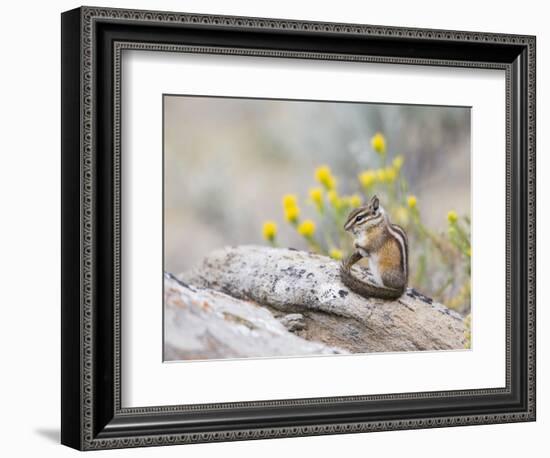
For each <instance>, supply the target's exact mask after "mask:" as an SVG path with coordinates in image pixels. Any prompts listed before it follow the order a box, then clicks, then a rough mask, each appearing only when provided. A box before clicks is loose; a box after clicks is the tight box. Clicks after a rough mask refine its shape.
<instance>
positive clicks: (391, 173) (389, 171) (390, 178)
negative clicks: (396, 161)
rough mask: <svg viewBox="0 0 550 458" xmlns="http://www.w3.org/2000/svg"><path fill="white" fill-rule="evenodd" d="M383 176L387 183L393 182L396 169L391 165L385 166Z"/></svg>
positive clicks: (395, 176)
mask: <svg viewBox="0 0 550 458" xmlns="http://www.w3.org/2000/svg"><path fill="white" fill-rule="evenodd" d="M385 178H386V181H387V182H388V183H393V182H394V181H395V179H396V178H397V171H396V170H395V169H394V168H393V167H387V168H386V170H385Z"/></svg>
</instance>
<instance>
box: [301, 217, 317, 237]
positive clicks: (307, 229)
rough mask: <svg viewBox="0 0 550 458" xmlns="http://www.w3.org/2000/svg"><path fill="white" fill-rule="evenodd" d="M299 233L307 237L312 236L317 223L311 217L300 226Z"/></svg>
mask: <svg viewBox="0 0 550 458" xmlns="http://www.w3.org/2000/svg"><path fill="white" fill-rule="evenodd" d="M298 233H299V234H300V235H303V236H304V237H306V238H310V237H312V236H313V234H315V223H314V222H313V221H311V220H310V219H306V220H305V221H304V222H302V223H301V224H300V225H299V226H298Z"/></svg>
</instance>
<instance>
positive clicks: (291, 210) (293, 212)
mask: <svg viewBox="0 0 550 458" xmlns="http://www.w3.org/2000/svg"><path fill="white" fill-rule="evenodd" d="M284 210H285V219H286V220H287V221H288V222H289V223H295V222H296V221H298V218H299V217H300V209H299V208H298V207H297V206H294V207H285V209H284Z"/></svg>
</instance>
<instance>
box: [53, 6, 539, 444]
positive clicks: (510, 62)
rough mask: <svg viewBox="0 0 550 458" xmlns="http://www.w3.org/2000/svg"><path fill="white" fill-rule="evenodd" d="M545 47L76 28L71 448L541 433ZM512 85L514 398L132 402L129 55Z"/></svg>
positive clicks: (131, 23) (433, 33) (142, 15)
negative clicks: (127, 354) (519, 428)
mask: <svg viewBox="0 0 550 458" xmlns="http://www.w3.org/2000/svg"><path fill="white" fill-rule="evenodd" d="M535 48H536V40H535V37H532V36H520V35H505V34H492V33H479V32H462V31H445V30H426V29H412V28H399V27H382V26H373V25H358V24H336V23H317V22H306V21H295V20H281V19H262V18H247V17H226V16H207V15H197V14H185V13H167V12H154V11H133V10H123V9H108V8H95V7H81V8H78V9H75V10H71V11H68V12H65V13H63V14H62V387H61V389H62V434H61V441H62V443H63V444H65V445H67V446H70V447H73V448H76V449H79V450H94V449H107V448H123V447H140V446H153V445H170V444H185V443H197V442H214V441H230V440H250V439H265V438H276V437H291V436H308V435H320V434H341V433H352V432H370V431H387V430H400V429H413V428H431V427H445V426H458V425H475V424H490V423H506V422H518V421H534V420H535V411H536V407H535V147H536V139H535V133H536V124H535V117H536V109H535V103H536V92H535V79H536V77H535V65H536V60H535ZM124 50H148V51H153V52H154V51H169V52H175V53H182V52H184V53H199V54H216V55H227V56H262V57H268V58H281V57H288V58H299V59H311V60H318V61H353V62H374V63H387V64H407V65H420V66H422V65H430V66H441V67H458V68H466V69H468V68H472V69H474V68H486V69H500V70H503V71H505V74H506V94H505V97H506V201H507V203H506V266H505V270H506V386H505V387H495V388H483V389H469V390H459V391H425V392H411V393H398V394H376V395H361V396H334V397H314V398H303V399H288V400H285V399H273V400H270V399H268V400H263V401H250V402H227V403H216V404H192V405H170V406H156V407H131V408H129V407H124V406H123V404H122V402H121V390H122V384H121V351H120V345H121V313H120V312H121V308H120V303H121V269H122V268H123V267H121V237H122V236H123V233H122V231H121V168H122V164H121V161H120V148H121V145H120V138H121V136H120V127H121V99H120V97H121V81H122V76H121V53H122V52H123V51H124Z"/></svg>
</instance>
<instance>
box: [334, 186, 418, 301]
mask: <svg viewBox="0 0 550 458" xmlns="http://www.w3.org/2000/svg"><path fill="white" fill-rule="evenodd" d="M344 229H345V230H346V231H348V232H351V233H352V234H353V236H354V238H355V251H354V252H353V253H352V254H351V255H350V256H349V257H348V258H347V259H345V260H343V261H342V265H341V267H340V275H341V278H342V281H343V283H344V284H345V285H346V286H347V287H348V288H350V289H351V290H352V291H354V292H356V293H358V294H360V295H361V296H364V297H377V298H380V299H397V298H398V297H400V296H401V295H402V294H403V293H404V292H405V289H406V288H407V282H408V276H409V266H408V257H409V251H408V242H407V235H406V234H405V231H404V230H403V229H402V228H401V227H399V226H398V225H396V224H392V223H391V222H390V220H389V217H388V215H387V214H386V212H385V211H384V209H383V208H382V206H381V205H380V202H379V199H378V197H377V196H373V197H372V198H371V200H370V201H369V203H368V204H367V205H366V206H364V207H360V208H357V209H355V210H353V211H352V212H351V213H350V215H349V216H348V219H347V221H346V223H345V224H344ZM363 258H367V259H368V261H369V269H370V271H371V273H372V275H373V277H374V279H375V280H376V283H378V284H374V283H370V282H367V281H364V280H360V279H358V278H357V277H356V276H354V275H353V274H352V273H351V267H352V266H353V265H354V264H355V263H356V262H358V261H359V260H361V259H363Z"/></svg>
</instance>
